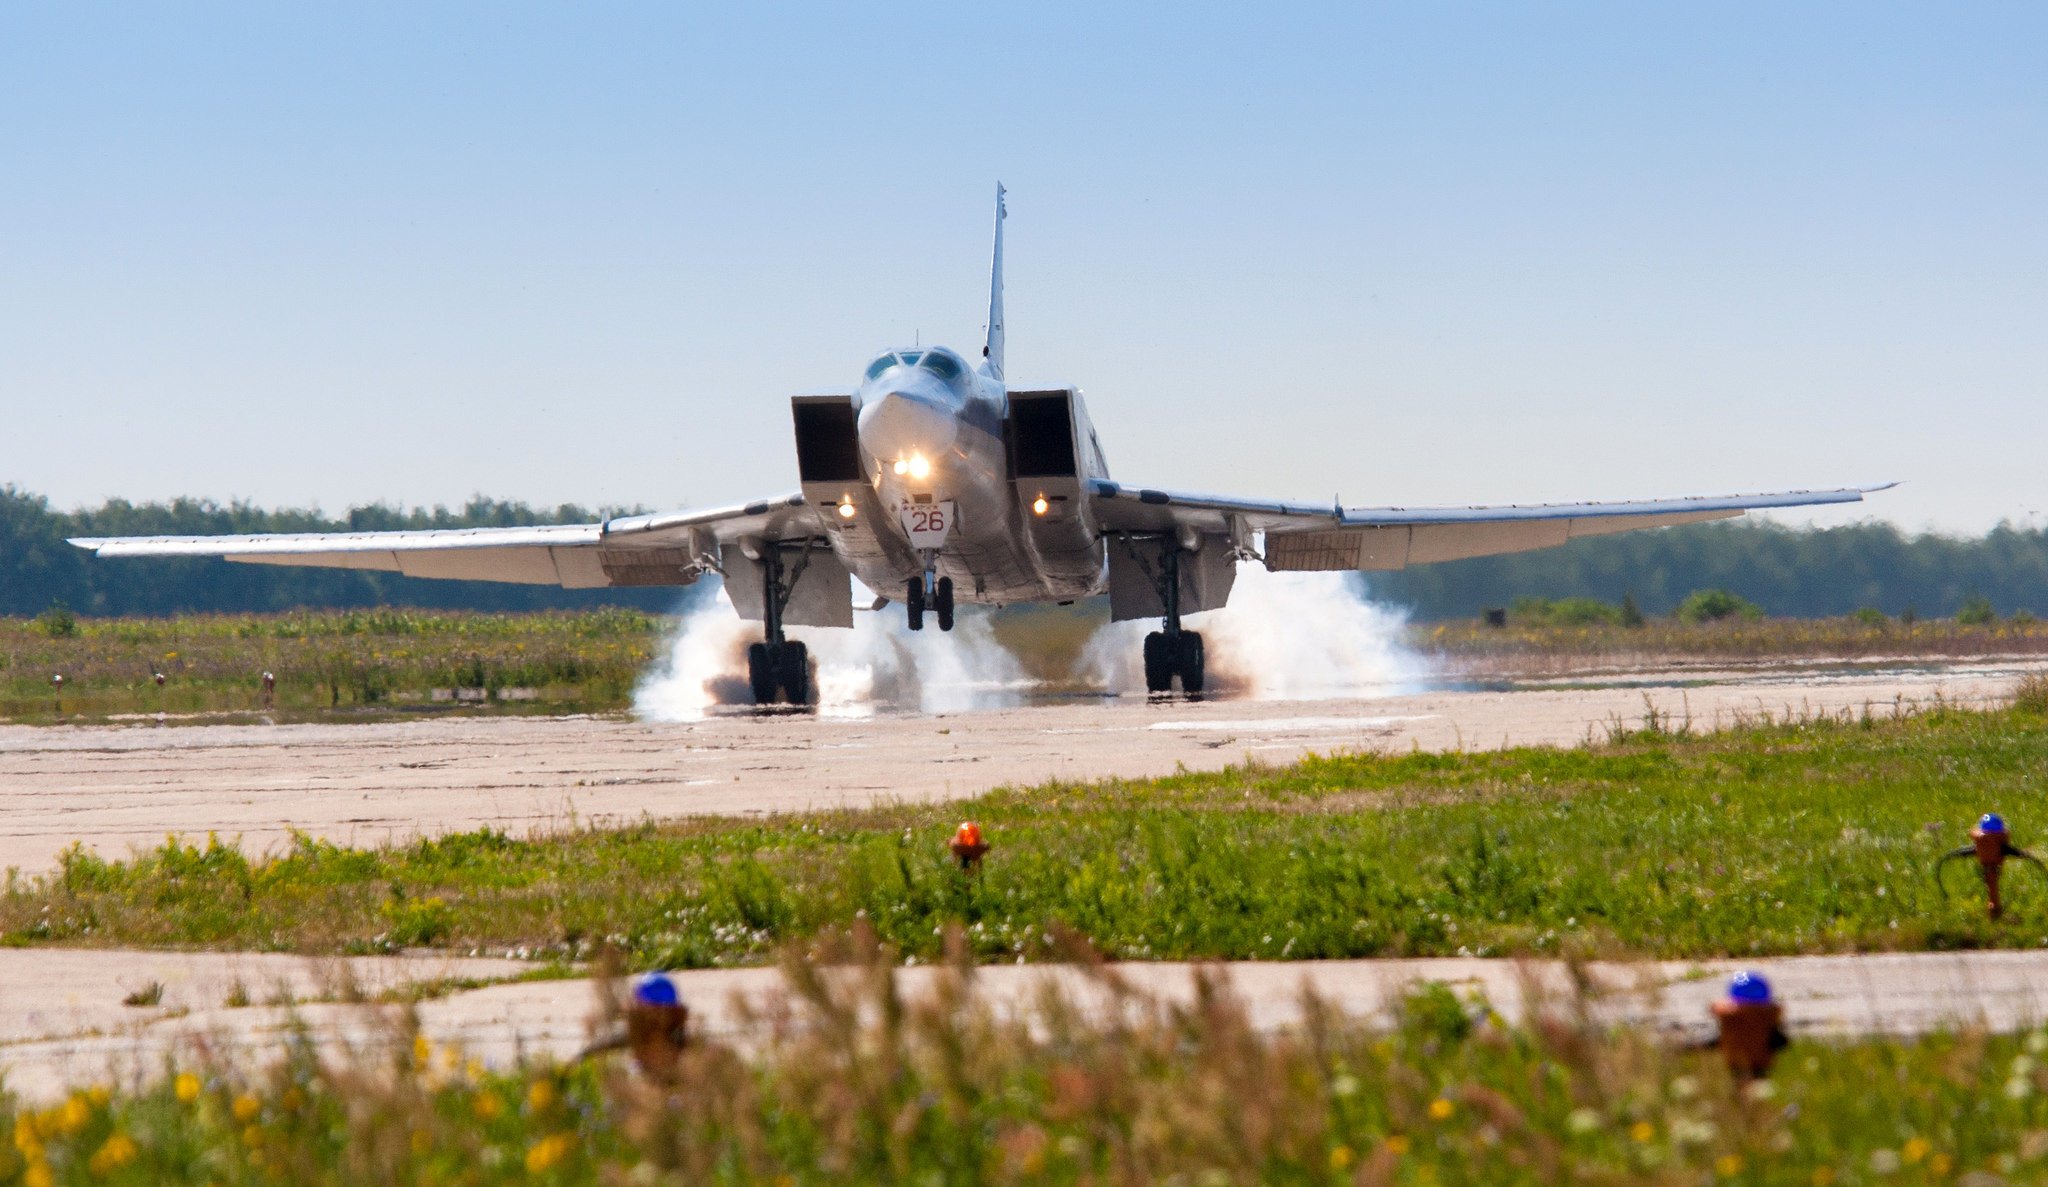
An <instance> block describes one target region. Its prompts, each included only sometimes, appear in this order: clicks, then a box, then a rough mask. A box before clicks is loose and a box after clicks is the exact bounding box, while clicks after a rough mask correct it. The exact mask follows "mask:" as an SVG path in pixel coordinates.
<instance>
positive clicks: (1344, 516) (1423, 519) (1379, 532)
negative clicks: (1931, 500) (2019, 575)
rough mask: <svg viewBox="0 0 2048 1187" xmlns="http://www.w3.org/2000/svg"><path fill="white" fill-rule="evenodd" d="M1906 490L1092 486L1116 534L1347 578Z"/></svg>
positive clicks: (1099, 512)
mask: <svg viewBox="0 0 2048 1187" xmlns="http://www.w3.org/2000/svg"><path fill="white" fill-rule="evenodd" d="M1894 485H1897V484H1896V483H1890V482H1886V483H1879V484H1877V485H1873V486H1849V487H1837V488H1834V489H1831V490H1794V491H1779V492H1775V493H1770V494H1754V495H1710V496H1701V497H1694V498H1680V499H1652V500H1647V501H1639V502H1623V503H1516V504H1508V505H1506V506H1498V507H1341V506H1336V505H1331V506H1327V507H1313V506H1307V505H1304V504H1301V503H1276V502H1269V501H1261V500H1254V499H1236V498H1230V497H1227V496H1218V495H1198V494H1181V493H1177V492H1173V491H1160V490H1134V489H1131V488H1128V487H1124V486H1120V485H1118V484H1117V483H1114V482H1108V481H1104V480H1101V479H1096V480H1093V481H1091V482H1090V483H1089V485H1088V494H1089V503H1090V507H1091V509H1092V510H1093V512H1094V514H1095V518H1096V522H1097V523H1098V524H1100V525H1101V527H1102V529H1103V530H1104V531H1107V532H1139V533H1167V532H1174V533H1179V534H1181V535H1183V536H1187V535H1194V536H1222V537H1224V538H1225V539H1226V540H1227V541H1228V544H1229V546H1230V547H1232V548H1234V549H1236V550H1238V551H1239V552H1240V553H1243V554H1246V555H1252V554H1253V553H1252V547H1253V541H1252V537H1253V535H1254V533H1264V535H1265V553H1264V557H1263V559H1264V560H1265V563H1266V567H1267V568H1268V569H1273V570H1276V571H1294V572H1342V571H1347V570H1389V569H1404V568H1407V567H1408V566H1409V565H1424V564H1433V563H1435V562H1438V561H1454V560H1464V559H1466V558H1468V557H1475V556H1493V555H1496V554H1499V553H1506V552H1528V551H1532V550H1534V549H1538V548H1553V547H1556V546H1557V545H1560V544H1563V543H1565V542H1566V541H1569V540H1576V539H1578V538H1580V537H1582V536H1605V535H1610V534H1612V533H1614V532H1628V531H1634V530H1635V529H1637V528H1666V527H1675V526H1677V525H1679V524H1686V523H1700V522H1703V521H1705V520H1710V519H1732V518H1734V517H1736V516H1739V515H1741V514H1742V513H1743V512H1745V511H1753V510H1759V509H1762V508H1767V507H1809V506H1817V505H1820V504H1825V503H1856V502H1861V501H1862V499H1863V496H1864V495H1866V494H1869V493H1871V492H1874V491H1880V490H1886V489H1889V488H1890V487H1892V486H1894Z"/></svg>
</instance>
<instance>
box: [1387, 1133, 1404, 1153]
mask: <svg viewBox="0 0 2048 1187" xmlns="http://www.w3.org/2000/svg"><path fill="white" fill-rule="evenodd" d="M1387 1149H1389V1150H1392V1151H1393V1152H1394V1153H1395V1154H1396V1155H1401V1154H1406V1153H1407V1152H1408V1135H1407V1134H1405V1133H1397V1134H1395V1135H1394V1136H1392V1137H1390V1138H1388V1139H1387Z"/></svg>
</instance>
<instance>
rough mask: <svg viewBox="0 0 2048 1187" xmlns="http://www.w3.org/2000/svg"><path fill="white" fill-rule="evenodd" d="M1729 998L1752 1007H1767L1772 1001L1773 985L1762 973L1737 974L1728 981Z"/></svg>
mask: <svg viewBox="0 0 2048 1187" xmlns="http://www.w3.org/2000/svg"><path fill="white" fill-rule="evenodd" d="M1728 996H1729V997H1730V998H1732V999H1733V1000H1735V1001H1739V1002H1746V1003H1748V1004H1750V1005H1766V1004H1768V1003H1769V1002H1770V1000H1771V983H1770V982H1769V981H1766V980H1764V975H1763V974H1762V973H1748V972H1744V973H1737V974H1735V975H1734V976H1733V977H1731V978H1729V980H1728Z"/></svg>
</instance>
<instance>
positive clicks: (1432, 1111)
mask: <svg viewBox="0 0 2048 1187" xmlns="http://www.w3.org/2000/svg"><path fill="white" fill-rule="evenodd" d="M1457 1109H1458V1106H1456V1105H1454V1104H1452V1103H1451V1102H1450V1101H1447V1100H1445V1099H1444V1098H1443V1097H1441V1096H1439V1097H1437V1098H1436V1099H1435V1100H1433V1101H1430V1102H1429V1119H1430V1120H1431V1121H1449V1120H1450V1119H1451V1114H1452V1113H1455V1112H1457Z"/></svg>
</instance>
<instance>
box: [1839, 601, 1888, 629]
mask: <svg viewBox="0 0 2048 1187" xmlns="http://www.w3.org/2000/svg"><path fill="white" fill-rule="evenodd" d="M1849 617H1850V618H1852V619H1855V620H1856V623H1857V625H1859V626H1868V627H1880V626H1883V625H1885V624H1886V623H1888V622H1890V621H1891V619H1889V618H1887V617H1885V613H1884V611H1882V610H1880V609H1878V608H1877V607H1875V606H1865V607H1864V608H1863V609H1861V610H1858V611H1857V612H1856V613H1854V614H1851V615H1850V616H1849Z"/></svg>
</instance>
